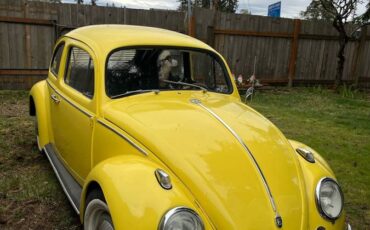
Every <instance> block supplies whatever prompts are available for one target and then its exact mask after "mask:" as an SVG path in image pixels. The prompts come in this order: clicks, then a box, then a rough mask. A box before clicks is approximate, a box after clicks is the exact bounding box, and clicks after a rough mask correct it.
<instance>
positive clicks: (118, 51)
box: [30, 25, 348, 230]
mask: <svg viewBox="0 0 370 230" xmlns="http://www.w3.org/2000/svg"><path fill="white" fill-rule="evenodd" d="M176 68H177V69H176ZM169 69H170V70H169ZM168 70H169V71H168ZM176 71H177V72H176ZM175 72H176V73H175ZM81 76H83V77H81ZM30 113H31V115H34V116H36V121H37V123H36V124H37V141H38V145H39V148H40V150H42V151H43V152H44V153H45V154H46V156H47V157H48V158H49V160H50V162H51V164H52V166H53V168H54V171H55V172H56V174H57V177H58V179H59V181H60V182H61V184H62V187H63V189H64V191H65V192H66V194H67V197H68V198H69V200H70V201H71V204H72V206H73V207H74V209H75V211H76V212H77V213H78V214H80V219H81V221H82V222H83V223H84V224H85V228H86V226H87V225H88V224H87V223H86V222H87V218H90V219H94V218H92V217H89V216H91V215H92V216H94V215H93V214H94V213H95V214H96V213H98V212H97V211H96V209H94V208H92V207H90V206H94V204H95V205H97V207H103V209H104V210H105V211H104V213H105V214H106V216H108V217H109V218H108V219H109V223H110V224H111V225H110V227H113V226H114V228H115V229H168V228H169V227H171V226H172V227H173V226H182V227H184V226H186V224H189V223H190V222H191V224H190V225H189V226H190V227H189V229H279V228H282V229H295V230H296V229H346V228H347V227H348V225H346V223H345V213H344V211H342V207H343V195H342V193H341V191H340V188H339V186H338V185H337V182H336V179H335V176H334V174H333V172H332V170H331V169H330V167H329V166H328V164H327V163H326V161H325V160H324V159H323V158H322V157H321V156H320V155H319V154H318V153H317V152H315V151H314V150H313V149H311V148H310V147H308V146H306V145H304V144H302V143H299V142H296V141H293V140H288V139H286V138H285V137H284V135H283V134H282V133H281V132H280V131H279V130H278V128H276V127H275V126H274V125H273V124H272V123H271V122H270V121H268V120H267V119H266V118H264V117H263V116H262V115H260V114H259V113H258V112H256V111H255V110H253V109H252V108H250V107H249V106H247V105H246V104H244V103H242V102H241V100H240V96H239V93H238V90H237V88H236V85H235V82H234V79H232V78H231V73H230V70H229V68H228V66H227V64H226V62H225V60H224V59H223V57H222V56H221V55H220V54H219V53H217V52H216V51H215V50H214V49H212V48H211V47H209V46H208V45H206V44H205V43H203V42H201V41H199V40H197V39H194V38H191V37H189V36H186V35H183V34H179V33H176V32H171V31H168V30H164V29H158V28H150V27H139V26H125V25H99V26H88V27H82V28H79V29H76V30H73V31H71V32H69V33H67V34H66V35H64V36H63V37H61V38H60V39H59V40H58V41H57V43H56V45H55V49H54V54H53V59H52V61H51V65H50V68H49V74H48V77H47V79H46V80H44V81H41V82H38V83H37V84H35V85H34V86H33V87H32V89H31V92H30ZM325 183H326V184H325ZM324 184H325V185H324ZM325 189H326V190H325ZM328 191H329V192H328ZM97 194H98V195H97ZM328 194H329V195H328ZM332 194H334V195H332ZM89 196H90V198H89ZM325 196H329V198H328V197H325ZM91 197H92V198H91ZM322 197H324V198H322ZM92 200H94V201H97V203H94V202H92ZM99 201H101V202H100V203H99ZM325 202H326V203H325ZM333 202H336V203H333ZM340 202H341V203H340ZM90 203H94V204H91V205H89V204H90ZM323 204H324V205H329V206H330V207H329V206H328V207H326V206H325V209H323V207H322V205H323ZM339 204H340V205H339ZM99 205H100V206H99ZM104 205H105V206H104ZM89 208H90V209H92V211H91V210H90V211H91V212H90V214H86V213H87V211H86V210H89ZM330 208H332V209H333V210H332V211H330ZM328 210H329V211H328ZM94 211H96V212H94ZM328 212H329V216H328ZM330 212H333V213H335V215H334V214H333V216H330V215H331V214H330ZM91 213H93V214H91ZM96 215H98V214H96ZM87 216H88V217H87ZM98 216H99V215H98ZM101 216H102V215H100V217H101ZM100 217H99V218H100ZM95 218H96V216H95ZM102 218H103V217H102ZM103 219H104V218H103ZM101 223H103V222H101ZM95 224H96V223H95ZM89 226H90V227H87V228H90V229H91V228H94V226H95V227H96V225H94V223H93V224H92V225H89ZM91 226H93V227H91ZM320 227H321V228H320Z"/></svg>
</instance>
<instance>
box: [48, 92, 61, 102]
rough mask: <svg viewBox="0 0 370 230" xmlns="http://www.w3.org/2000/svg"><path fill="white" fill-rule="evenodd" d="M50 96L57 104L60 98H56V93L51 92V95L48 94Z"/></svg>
mask: <svg viewBox="0 0 370 230" xmlns="http://www.w3.org/2000/svg"><path fill="white" fill-rule="evenodd" d="M50 98H51V99H52V100H53V101H54V103H56V104H59V102H60V99H59V98H58V96H57V95H55V94H51V95H50Z"/></svg>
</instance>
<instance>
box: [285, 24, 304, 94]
mask: <svg viewBox="0 0 370 230" xmlns="http://www.w3.org/2000/svg"><path fill="white" fill-rule="evenodd" d="M300 30H301V20H299V19H295V20H294V32H293V41H292V46H291V47H290V59H289V72H288V79H289V83H288V86H289V87H292V85H293V79H294V76H295V70H296V62H297V52H298V36H299V31H300Z"/></svg>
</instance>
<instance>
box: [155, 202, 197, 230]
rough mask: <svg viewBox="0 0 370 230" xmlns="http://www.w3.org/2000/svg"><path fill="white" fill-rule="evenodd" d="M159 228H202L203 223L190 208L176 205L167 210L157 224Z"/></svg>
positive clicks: (168, 229) (194, 229)
mask: <svg viewBox="0 0 370 230" xmlns="http://www.w3.org/2000/svg"><path fill="white" fill-rule="evenodd" d="M159 229H160V230H177V229H184V230H203V229H204V225H203V222H202V220H201V219H200V217H199V215H198V214H197V213H196V212H195V211H193V210H192V209H189V208H186V207H176V208H173V209H171V210H169V211H168V212H167V213H166V214H165V215H164V216H163V217H162V220H161V222H160V224H159Z"/></svg>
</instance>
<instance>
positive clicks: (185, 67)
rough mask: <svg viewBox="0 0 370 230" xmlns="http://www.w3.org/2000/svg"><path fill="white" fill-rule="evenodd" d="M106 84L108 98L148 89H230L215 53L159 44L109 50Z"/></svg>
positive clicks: (218, 90)
mask: <svg viewBox="0 0 370 230" xmlns="http://www.w3.org/2000/svg"><path fill="white" fill-rule="evenodd" d="M105 84H106V92H107V95H108V96H109V97H111V98H117V97H121V96H122V97H123V96H126V95H132V92H135V93H144V92H150V91H151V90H153V91H154V90H155V91H158V90H160V91H162V90H203V91H212V92H217V93H231V91H232V87H231V84H230V81H229V78H228V76H227V72H226V70H225V66H224V65H223V63H222V62H221V60H219V58H217V57H216V56H215V55H213V54H211V53H209V52H207V51H200V50H186V49H172V48H171V49H167V48H158V47H154V48H147V47H145V48H135V49H122V50H117V51H114V52H113V53H111V55H110V56H109V58H108V61H107V66H106V79H105Z"/></svg>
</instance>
